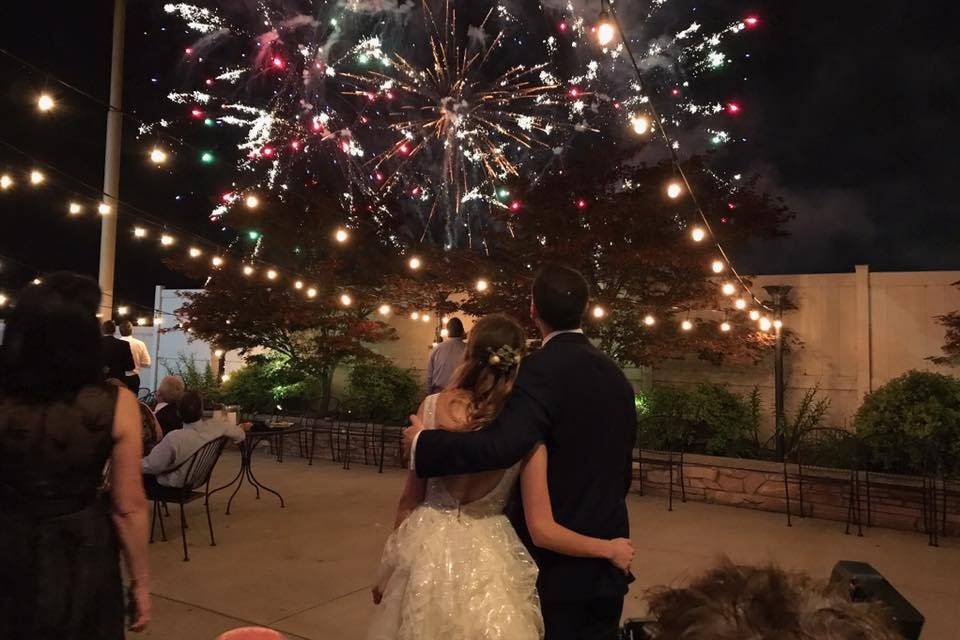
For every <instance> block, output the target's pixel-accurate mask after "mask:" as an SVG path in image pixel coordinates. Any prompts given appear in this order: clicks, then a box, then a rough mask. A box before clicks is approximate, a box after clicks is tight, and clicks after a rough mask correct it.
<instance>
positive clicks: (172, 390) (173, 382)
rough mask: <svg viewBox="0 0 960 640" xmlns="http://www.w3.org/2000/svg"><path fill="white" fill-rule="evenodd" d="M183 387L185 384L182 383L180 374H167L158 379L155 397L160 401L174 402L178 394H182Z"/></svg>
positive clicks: (178, 397)
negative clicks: (158, 383)
mask: <svg viewBox="0 0 960 640" xmlns="http://www.w3.org/2000/svg"><path fill="white" fill-rule="evenodd" d="M184 389H186V385H184V384H183V379H182V378H181V377H180V376H167V377H165V378H164V379H163V380H161V381H160V385H159V386H158V387H157V399H158V400H159V401H160V402H167V403H170V404H176V402H177V401H178V400H179V399H180V396H182V395H183V390H184Z"/></svg>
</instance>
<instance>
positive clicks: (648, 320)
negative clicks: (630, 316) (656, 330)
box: [643, 313, 657, 327]
mask: <svg viewBox="0 0 960 640" xmlns="http://www.w3.org/2000/svg"><path fill="white" fill-rule="evenodd" d="M656 323H657V319H656V318H654V317H653V315H652V314H649V313H648V314H647V315H645V316H644V317H643V324H645V325H647V326H648V327H652V326H653V325H655V324H656Z"/></svg>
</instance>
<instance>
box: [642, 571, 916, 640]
mask: <svg viewBox="0 0 960 640" xmlns="http://www.w3.org/2000/svg"><path fill="white" fill-rule="evenodd" d="M648 600H649V603H650V612H651V614H652V615H654V616H655V617H656V618H657V620H658V623H657V624H658V626H659V629H660V632H659V634H658V635H657V636H656V637H657V640H707V639H709V640H903V637H902V636H901V635H900V634H899V633H898V632H897V631H896V630H895V629H894V628H893V626H892V624H891V621H890V619H889V617H888V616H887V615H886V614H885V612H884V611H883V609H882V608H881V607H879V606H878V605H874V604H865V603H864V604H860V603H853V602H851V601H850V599H849V598H848V597H847V596H846V595H845V594H843V593H842V592H841V591H838V590H836V589H831V588H829V587H826V588H825V587H824V586H823V585H820V584H817V583H814V581H813V580H811V579H810V578H809V577H808V576H806V575H804V574H799V573H789V572H786V571H783V570H782V569H780V568H778V567H776V566H773V565H768V566H764V567H741V566H736V565H734V564H733V563H731V562H730V561H729V560H726V559H724V560H723V561H721V563H720V564H719V566H717V567H715V568H714V569H711V570H710V571H708V572H707V574H706V575H704V576H702V577H701V578H699V579H697V580H695V581H694V582H693V583H692V584H691V585H690V586H689V587H687V588H683V589H672V588H666V587H660V588H655V589H653V590H651V591H650V592H649V593H648Z"/></svg>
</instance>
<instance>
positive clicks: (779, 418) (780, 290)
mask: <svg viewBox="0 0 960 640" xmlns="http://www.w3.org/2000/svg"><path fill="white" fill-rule="evenodd" d="M792 288H793V287H790V286H786V285H782V286H767V287H764V289H765V290H766V292H767V293H768V294H769V295H770V297H771V298H772V302H773V309H774V313H775V314H776V320H782V319H783V303H784V301H785V300H786V297H787V294H788V293H790V289H792ZM774 330H775V331H776V337H777V343H776V352H775V355H774V361H773V379H774V383H773V384H774V405H775V407H776V418H775V420H776V422H775V431H774V433H775V434H776V438H777V457H779V458H780V459H781V460H783V459H784V456H785V455H786V453H787V452H786V451H785V450H784V437H783V432H784V427H785V424H786V416H785V414H784V411H783V326H782V322H776V323H774Z"/></svg>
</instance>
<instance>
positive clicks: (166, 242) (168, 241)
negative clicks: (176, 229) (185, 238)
mask: <svg viewBox="0 0 960 640" xmlns="http://www.w3.org/2000/svg"><path fill="white" fill-rule="evenodd" d="M174 242H175V240H174V239H173V236H171V235H168V234H166V233H165V234H163V235H162V236H160V244H161V245H163V246H165V247H169V246H171V245H172V244H173V243H174Z"/></svg>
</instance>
